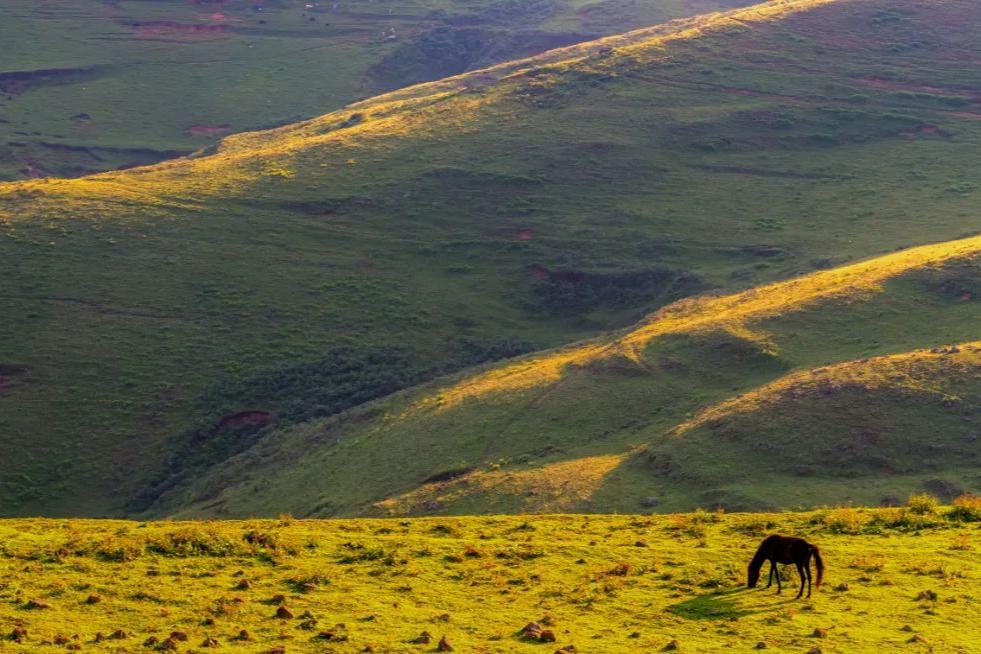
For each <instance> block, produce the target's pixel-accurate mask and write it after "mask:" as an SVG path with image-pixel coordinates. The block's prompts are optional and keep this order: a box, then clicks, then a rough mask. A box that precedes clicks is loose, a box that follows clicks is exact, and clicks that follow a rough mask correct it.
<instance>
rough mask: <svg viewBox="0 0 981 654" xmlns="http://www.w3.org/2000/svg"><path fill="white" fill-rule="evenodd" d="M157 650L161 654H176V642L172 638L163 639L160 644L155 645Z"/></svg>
mask: <svg viewBox="0 0 981 654" xmlns="http://www.w3.org/2000/svg"><path fill="white" fill-rule="evenodd" d="M157 649H159V650H160V651H162V652H176V651H177V641H176V640H174V639H173V638H165V639H164V641H163V642H162V643H160V644H159V645H157Z"/></svg>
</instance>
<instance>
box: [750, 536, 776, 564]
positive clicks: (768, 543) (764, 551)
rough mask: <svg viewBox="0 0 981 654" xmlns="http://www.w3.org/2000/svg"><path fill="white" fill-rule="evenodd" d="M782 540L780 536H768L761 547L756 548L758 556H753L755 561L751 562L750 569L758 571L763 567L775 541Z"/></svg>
mask: <svg viewBox="0 0 981 654" xmlns="http://www.w3.org/2000/svg"><path fill="white" fill-rule="evenodd" d="M778 538H780V537H779V536H776V535H773V536H767V537H766V538H764V539H763V542H762V543H760V546H759V547H758V548H756V554H754V555H753V560H752V561H750V562H749V567H750V568H752V569H754V570H758V569H759V568H762V567H763V562H764V561H766V557H767V555H768V554H769V553H770V549H771V547H772V545H773V543H774V541H775V540H777V539H778Z"/></svg>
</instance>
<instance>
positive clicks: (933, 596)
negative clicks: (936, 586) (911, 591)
mask: <svg viewBox="0 0 981 654" xmlns="http://www.w3.org/2000/svg"><path fill="white" fill-rule="evenodd" d="M924 600H929V601H931V602H936V601H937V593H936V592H935V591H932V590H921V591H920V593H919V594H918V595H917V596H916V601H918V602H922V601H924Z"/></svg>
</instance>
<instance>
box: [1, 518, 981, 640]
mask: <svg viewBox="0 0 981 654" xmlns="http://www.w3.org/2000/svg"><path fill="white" fill-rule="evenodd" d="M955 510H956V513H951V509H945V508H940V509H935V508H934V507H932V506H931V505H930V504H929V503H925V502H923V501H922V500H920V501H918V502H917V504H916V505H915V507H911V508H909V509H906V508H903V509H881V510H875V511H872V510H855V509H851V510H848V509H845V510H841V509H838V510H831V511H821V512H815V513H804V514H787V513H784V514H757V515H745V514H743V515H739V514H735V515H718V514H710V513H704V512H703V513H696V514H687V515H686V514H681V515H669V516H656V517H647V516H581V515H578V516H577V515H568V516H561V517H555V516H542V517H538V518H535V519H532V520H526V519H525V518H521V517H484V518H446V519H415V520H405V521H399V522H396V521H394V520H356V521H338V522H314V521H299V522H294V521H292V520H289V519H285V520H280V521H249V522H211V523H149V524H137V523H131V522H111V521H51V520H32V521H27V520H20V521H6V522H2V523H0V534H2V536H3V542H4V547H3V551H2V553H0V568H2V570H3V574H4V578H5V579H7V580H8V583H6V584H5V585H4V588H3V589H2V590H0V596H2V600H3V601H2V602H0V620H2V623H3V629H4V631H5V634H4V635H5V636H8V635H9V636H10V638H9V640H7V641H6V644H5V645H4V647H5V650H7V651H12V652H19V651H25V652H26V651H38V650H39V648H43V649H47V650H55V649H57V648H59V647H60V648H65V647H67V648H68V649H78V650H81V651H87V652H123V651H136V650H141V651H142V650H143V649H144V648H143V647H141V645H143V644H144V643H146V644H147V645H146V651H152V650H153V649H154V646H155V647H156V649H158V650H163V651H166V650H171V651H173V650H174V649H176V650H177V651H192V650H194V651H207V650H208V649H210V648H212V647H220V648H221V651H232V652H253V653H258V652H266V653H269V652H324V651H331V652H338V653H346V652H364V651H373V652H409V651H427V652H428V651H437V643H438V641H440V640H442V639H443V638H445V639H446V640H447V641H448V643H449V644H450V645H451V646H452V647H453V649H454V651H461V652H543V651H544V652H552V651H555V650H556V649H559V648H563V647H566V646H569V645H572V646H573V647H575V651H580V652H581V651H589V652H598V653H601V652H625V651H661V650H670V649H676V650H677V651H683V652H684V651H692V652H716V651H718V652H722V651H749V650H751V649H753V648H761V647H764V646H765V648H766V649H768V650H770V651H775V652H817V651H820V652H853V653H865V652H879V651H884V650H885V651H896V650H899V649H902V650H903V651H914V652H920V651H943V652H951V653H958V654H961V653H962V654H967V653H968V652H973V651H977V648H978V645H979V641H978V633H977V630H976V629H972V628H970V626H969V625H970V624H971V623H972V622H971V621H972V619H973V618H974V616H975V615H976V614H977V611H978V609H979V606H978V592H977V584H978V582H979V581H981V578H979V577H981V570H979V569H978V558H977V554H976V551H975V550H976V548H977V547H978V543H977V535H978V530H977V526H976V524H977V523H976V522H975V523H973V524H972V523H970V522H962V520H965V519H973V520H977V519H978V518H979V517H981V516H979V514H978V506H977V503H976V501H974V502H973V503H972V501H970V500H966V501H964V502H963V503H962V504H961V506H960V507H955ZM773 532H783V533H794V534H799V535H803V536H805V537H806V538H807V539H808V540H809V541H810V542H813V543H815V544H817V545H818V546H819V547H820V548H821V550H822V553H823V559H824V561H825V564H826V566H827V569H826V576H825V584H824V586H823V588H822V589H821V590H820V591H815V592H814V593H813V595H812V598H811V599H810V600H807V599H803V600H800V601H796V600H794V599H793V595H794V593H792V592H791V590H790V588H793V589H794V590H796V587H795V584H796V573H791V570H790V569H787V570H786V571H785V575H784V578H785V583H786V586H789V587H790V588H788V587H785V589H784V592H783V595H780V596H778V595H776V594H775V593H774V590H775V588H774V589H770V590H765V589H755V590H747V589H746V588H745V576H746V564H747V562H748V561H749V559H750V558H751V556H752V553H753V551H754V549H755V547H756V546H757V544H758V543H759V541H760V540H761V539H762V538H763V536H764V535H765V534H768V533H773ZM530 622H537V623H539V624H540V626H541V628H542V629H543V630H546V631H549V632H551V633H552V635H554V638H555V641H554V642H548V641H549V636H545V642H544V643H543V642H541V641H537V640H532V639H530V638H523V637H522V636H521V634H520V631H521V630H522V628H523V627H525V625H527V624H528V623H530ZM423 632H425V633H428V634H429V635H430V640H429V642H428V644H427V643H425V642H415V641H417V639H419V638H420V636H421V634H422V633H423ZM423 640H424V639H423ZM672 643H673V644H674V645H672ZM758 643H764V646H760V645H759V644H758ZM45 644H46V645H47V646H46V647H45V646H44V645H45ZM154 644H155V645H154ZM559 651H563V650H562V649H559ZM565 651H573V650H571V649H567V650H565ZM563 654H565V652H563Z"/></svg>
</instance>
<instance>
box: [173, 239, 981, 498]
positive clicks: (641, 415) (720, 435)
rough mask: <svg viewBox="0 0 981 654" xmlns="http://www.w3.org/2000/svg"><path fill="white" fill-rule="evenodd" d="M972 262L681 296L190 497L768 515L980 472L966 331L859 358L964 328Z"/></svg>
mask: <svg viewBox="0 0 981 654" xmlns="http://www.w3.org/2000/svg"><path fill="white" fill-rule="evenodd" d="M979 257H981V237H974V238H970V239H966V240H963V241H957V242H952V243H943V244H938V245H935V246H925V247H921V248H915V249H913V250H909V251H903V252H899V253H896V254H893V255H888V256H886V257H882V258H879V259H872V260H870V261H868V262H864V263H858V264H854V265H852V266H847V267H842V268H837V269H834V270H830V271H826V272H819V273H813V274H811V275H809V276H806V277H802V278H798V279H794V280H791V281H788V282H780V283H777V284H774V285H771V286H768V287H762V288H758V289H753V290H751V291H746V292H743V293H739V294H736V295H731V296H722V297H709V298H704V299H696V300H684V301H681V302H679V303H677V304H675V305H671V306H669V307H666V308H665V309H662V310H661V311H659V312H657V313H655V314H654V315H653V316H652V317H651V318H650V319H649V320H648V321H646V322H644V323H641V324H640V325H639V326H637V327H636V328H634V329H632V330H629V331H626V332H624V333H622V334H620V335H619V336H617V337H615V338H612V339H606V338H604V339H598V340H595V341H588V342H585V343H582V344H579V345H575V346H571V347H568V348H564V349H560V350H556V351H554V352H549V353H545V354H541V355H532V356H530V357H527V358H523V359H520V360H517V361H515V362H512V363H508V364H505V365H501V366H496V367H493V368H490V369H489V370H487V371H486V372H478V373H475V374H469V375H465V376H463V377H461V378H459V379H456V380H451V381H449V382H444V383H442V384H439V385H435V386H433V387H430V388H426V389H420V390H418V391H415V392H409V393H405V394H402V395H399V396H396V397H393V398H391V399H390V400H387V401H383V402H379V403H375V404H373V405H369V406H366V407H364V408H359V409H356V410H354V411H352V412H350V413H348V414H345V415H343V416H341V417H340V418H339V419H334V418H332V419H328V420H326V421H318V422H314V423H311V424H309V425H304V426H301V427H297V428H294V429H292V430H286V431H279V432H275V431H274V432H272V433H271V434H269V435H268V436H267V437H266V438H265V439H264V440H263V441H261V442H260V443H259V444H258V445H257V446H256V447H255V448H254V450H253V451H251V452H247V453H245V454H243V455H241V456H240V457H238V458H236V459H232V460H231V461H230V462H229V463H227V464H225V465H223V466H219V467H217V468H216V469H215V471H214V473H213V475H212V476H211V477H210V478H206V480H205V481H204V482H198V483H196V484H194V485H193V487H194V488H195V494H196V495H197V498H196V501H197V503H196V504H194V505H193V506H192V507H191V509H190V512H191V513H197V512H207V513H214V514H216V515H225V514H230V515H242V514H246V513H249V512H253V511H258V512H260V513H265V512H269V511H271V510H272V507H273V506H278V507H280V508H282V507H286V508H288V509H289V510H290V511H291V512H293V513H295V514H301V515H307V514H313V515H317V514H321V515H324V514H326V515H331V514H334V513H340V514H350V513H362V512H379V511H380V512H382V513H394V514H405V513H432V512H436V513H444V512H446V513H458V512H484V511H488V512H514V511H523V512H527V511H533V512H534V511H546V512H548V511H581V510H591V511H611V510H617V511H631V510H639V509H641V508H644V507H648V508H650V507H653V506H658V507H663V508H664V509H667V510H673V509H675V508H678V507H686V508H694V507H698V506H708V507H711V506H717V505H721V506H726V507H729V508H733V509H760V508H765V507H778V506H780V507H787V506H796V505H814V504H823V503H828V502H846V501H857V502H863V503H876V502H879V501H880V500H883V499H884V498H888V497H896V496H904V494H908V493H909V492H911V491H916V490H919V489H921V488H922V486H923V484H925V483H926V484H928V485H932V486H937V485H938V484H939V485H942V486H946V487H949V488H951V489H958V490H961V491H962V490H964V489H966V488H967V489H969V488H975V487H976V486H977V483H978V479H977V477H976V470H977V466H978V463H979V461H977V460H976V458H977V456H978V452H979V450H978V447H977V443H976V440H977V435H978V431H977V430H978V429H979V427H981V424H979V423H978V421H977V420H978V419H977V414H978V409H979V406H981V404H979V401H981V396H979V395H978V388H977V379H978V375H979V374H981V366H979V365H978V364H979V360H978V356H977V349H976V347H975V346H974V345H972V344H967V345H963V346H953V347H942V348H940V349H936V351H935V352H930V351H917V352H911V353H906V354H898V355H892V356H872V358H869V356H870V355H878V354H880V353H885V352H903V351H904V350H907V349H909V348H911V347H914V346H920V345H923V344H927V345H930V346H938V344H941V343H945V342H950V341H953V342H957V341H963V340H965V339H968V338H970V337H971V336H972V335H973V334H976V324H977V320H978V317H979V314H978V311H979V309H978V305H977V302H975V301H970V300H964V299H963V298H964V296H965V295H973V294H974V293H976V292H977V290H978V289H977V288H976V284H977V281H976V280H977V279H978V276H977V272H978V265H979V261H981V258H979ZM966 279H967V280H973V281H971V282H969V283H970V284H972V285H969V286H965V285H964V280H966ZM835 362H842V363H837V364H836V363H835ZM810 368H817V369H816V370H808V369H810ZM418 453H424V455H423V456H419V455H418ZM364 470H371V471H373V474H372V475H370V476H368V477H364V476H363V474H362V471H364ZM789 477H793V478H794V479H793V481H792V482H791V481H790V480H789V479H788V478H789ZM355 479H360V481H358V482H356V481H355ZM933 490H934V491H935V492H936V488H933ZM192 497H193V496H192ZM170 500H171V506H181V505H183V504H185V503H186V502H187V501H188V498H187V497H182V496H179V495H178V496H175V497H172V498H170ZM379 500H380V501H379Z"/></svg>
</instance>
